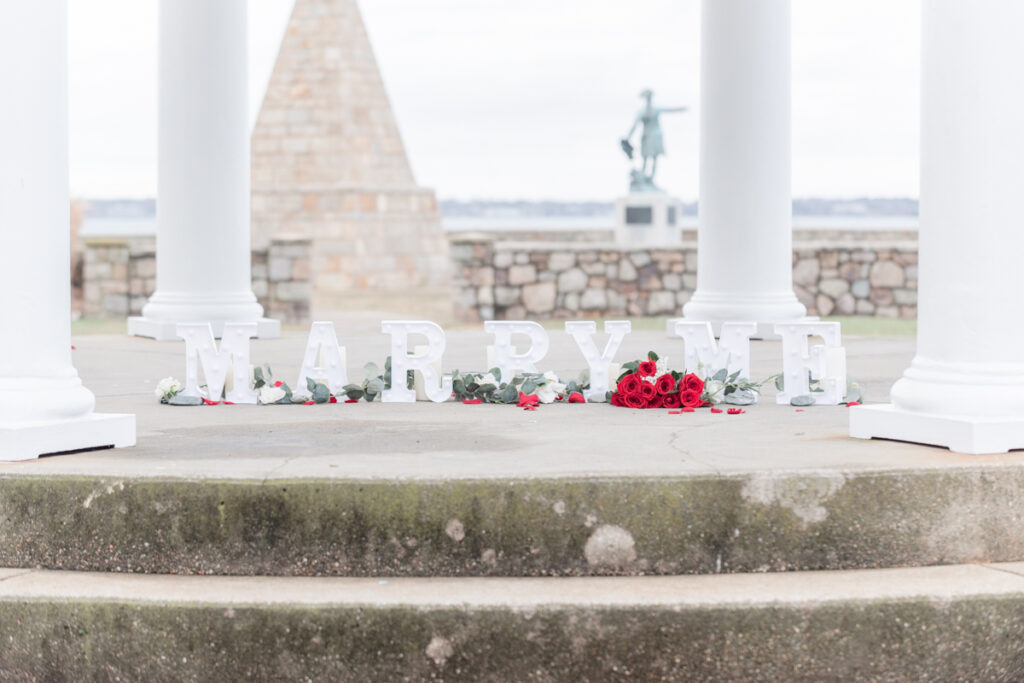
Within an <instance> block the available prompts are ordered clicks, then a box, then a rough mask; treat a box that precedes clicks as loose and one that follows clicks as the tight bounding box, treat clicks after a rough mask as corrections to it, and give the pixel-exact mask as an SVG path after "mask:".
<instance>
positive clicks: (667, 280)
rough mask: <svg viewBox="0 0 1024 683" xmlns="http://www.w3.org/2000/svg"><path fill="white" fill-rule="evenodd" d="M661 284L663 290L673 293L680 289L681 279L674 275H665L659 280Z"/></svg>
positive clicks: (681, 285)
mask: <svg viewBox="0 0 1024 683" xmlns="http://www.w3.org/2000/svg"><path fill="white" fill-rule="evenodd" d="M661 284H662V286H663V287H664V288H665V289H667V290H669V291H670V292H674V291H676V290H679V289H682V287H683V278H682V276H680V275H677V274H676V273H666V274H665V275H663V276H662V278H661Z"/></svg>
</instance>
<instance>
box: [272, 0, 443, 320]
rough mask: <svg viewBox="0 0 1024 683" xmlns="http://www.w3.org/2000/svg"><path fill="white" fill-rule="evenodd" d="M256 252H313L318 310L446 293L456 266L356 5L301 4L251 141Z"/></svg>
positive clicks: (343, 1)
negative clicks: (278, 245) (278, 247)
mask: <svg viewBox="0 0 1024 683" xmlns="http://www.w3.org/2000/svg"><path fill="white" fill-rule="evenodd" d="M252 219H253V246H254V248H260V247H264V246H265V245H266V244H267V243H268V241H269V240H270V238H271V237H272V236H274V235H281V234H287V235H301V236H305V237H308V238H310V239H311V241H312V257H311V264H310V265H311V269H312V279H313V306H314V308H316V307H331V306H336V305H338V302H339V301H341V300H343V298H344V297H345V296H346V295H351V294H353V293H359V292H373V293H377V294H380V293H385V294H386V293H388V292H396V293H397V292H403V291H409V290H411V289H413V288H415V289H416V290H417V291H424V290H435V289H436V290H437V293H438V294H440V295H443V296H444V297H446V298H449V299H450V287H449V286H450V279H451V263H450V258H449V253H448V241H447V238H446V237H445V234H444V231H443V229H442V227H441V219H440V214H439V213H438V209H437V200H436V198H435V197H434V193H433V191H431V190H428V189H425V188H422V187H419V186H417V185H416V180H415V178H414V177H413V174H412V169H411V168H410V166H409V160H408V158H407V157H406V154H405V147H404V145H403V144H402V138H401V135H400V134H399V132H398V126H397V124H396V123H395V117H394V115H393V114H392V112H391V105H390V103H389V101H388V96H387V93H386V92H385V90H384V83H383V81H382V79H381V75H380V71H379V70H378V68H377V61H376V59H375V58H374V55H373V49H372V48H371V46H370V41H369V38H368V37H367V34H366V28H365V27H364V25H363V20H362V16H361V15H360V12H359V7H358V5H357V4H356V0H296V2H295V8H294V10H293V11H292V15H291V19H290V21H289V23H288V28H287V31H286V32H285V36H284V40H283V41H282V43H281V50H280V53H279V54H278V58H277V63H276V65H275V66H274V71H273V75H272V76H271V79H270V84H269V86H268V88H267V94H266V97H265V99H264V101H263V106H262V108H261V110H260V114H259V118H258V119H257V122H256V127H255V130H254V132H253V136H252Z"/></svg>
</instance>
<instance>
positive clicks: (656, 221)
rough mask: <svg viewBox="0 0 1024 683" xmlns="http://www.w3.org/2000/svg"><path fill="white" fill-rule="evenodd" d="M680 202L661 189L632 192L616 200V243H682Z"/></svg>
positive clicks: (681, 207)
mask: <svg viewBox="0 0 1024 683" xmlns="http://www.w3.org/2000/svg"><path fill="white" fill-rule="evenodd" d="M682 214H683V203H682V202H681V201H680V200H678V199H676V198H675V197H672V196H670V195H667V194H664V193H662V192H632V193H630V194H628V195H626V196H625V197H621V198H619V200H618V201H616V203H615V216H616V221H615V243H616V244H619V245H621V246H649V245H659V246H660V245H677V244H679V243H680V242H682V225H681V218H682Z"/></svg>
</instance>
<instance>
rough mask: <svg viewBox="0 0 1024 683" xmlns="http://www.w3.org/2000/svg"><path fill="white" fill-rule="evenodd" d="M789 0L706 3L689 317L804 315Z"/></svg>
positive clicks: (707, 0) (761, 318) (766, 319)
mask: <svg viewBox="0 0 1024 683" xmlns="http://www.w3.org/2000/svg"><path fill="white" fill-rule="evenodd" d="M789 23H790V13H789V0H758V2H749V0H704V2H703V17H702V31H701V124H700V125H701V128H700V130H701V153H700V225H699V230H698V233H697V240H698V249H697V262H698V266H697V291H696V292H695V293H694V296H693V299H692V300H691V301H690V303H689V304H687V305H686V306H685V307H684V309H683V313H684V315H685V316H686V318H687V319H693V320H710V321H712V322H713V323H715V325H716V327H717V326H718V324H720V323H721V322H726V321H755V322H761V323H766V322H773V321H779V320H791V319H794V318H799V317H802V316H803V315H804V314H805V312H806V309H805V308H804V307H803V305H801V304H800V303H799V302H798V301H797V299H796V296H795V295H794V294H793V286H792V285H793V275H792V258H793V256H792V198H791V191H790V48H789V42H790V35H789V34H790V27H789Z"/></svg>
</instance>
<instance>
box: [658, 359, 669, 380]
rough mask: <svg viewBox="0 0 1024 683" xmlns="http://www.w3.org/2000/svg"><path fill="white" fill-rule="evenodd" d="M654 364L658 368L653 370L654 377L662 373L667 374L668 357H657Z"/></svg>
mask: <svg viewBox="0 0 1024 683" xmlns="http://www.w3.org/2000/svg"><path fill="white" fill-rule="evenodd" d="M655 365H656V366H657V368H658V369H657V370H655V371H654V376H655V377H661V376H662V375H667V374H668V373H669V372H670V370H669V367H668V358H664V357H663V358H659V359H658V360H657V362H656V363H655Z"/></svg>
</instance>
